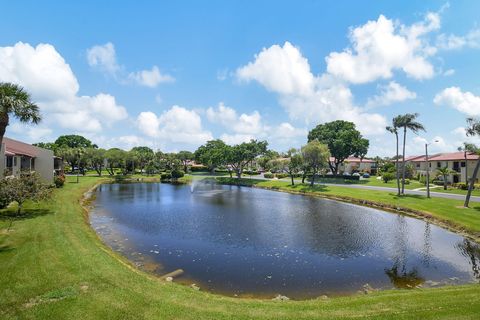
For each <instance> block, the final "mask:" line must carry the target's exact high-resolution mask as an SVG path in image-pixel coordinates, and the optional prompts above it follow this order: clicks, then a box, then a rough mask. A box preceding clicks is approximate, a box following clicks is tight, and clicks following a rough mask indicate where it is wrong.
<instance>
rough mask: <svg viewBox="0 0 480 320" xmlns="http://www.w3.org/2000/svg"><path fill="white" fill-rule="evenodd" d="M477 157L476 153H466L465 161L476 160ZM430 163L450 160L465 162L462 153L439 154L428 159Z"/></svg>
mask: <svg viewBox="0 0 480 320" xmlns="http://www.w3.org/2000/svg"><path fill="white" fill-rule="evenodd" d="M478 158H479V156H478V154H476V153H467V160H478ZM429 160H431V161H451V160H465V153H464V152H463V151H459V152H451V153H440V154H438V155H436V156H432V157H430V159H429Z"/></svg>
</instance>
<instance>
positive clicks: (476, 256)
mask: <svg viewBox="0 0 480 320" xmlns="http://www.w3.org/2000/svg"><path fill="white" fill-rule="evenodd" d="M90 219H91V223H92V226H93V227H94V228H95V229H96V230H97V232H98V233H99V234H100V236H101V237H102V238H103V239H104V241H105V242H106V243H107V244H109V245H110V246H111V247H112V248H113V249H115V250H118V251H121V252H122V254H124V255H125V256H127V257H129V258H130V259H132V260H133V261H135V262H136V263H137V264H138V265H140V266H150V269H151V271H154V272H156V273H157V274H164V273H167V272H170V271H173V270H176V269H180V268H181V269H183V270H185V274H184V276H182V277H180V278H178V279H175V281H179V282H184V283H187V284H188V283H193V282H194V283H196V284H197V285H198V286H200V287H201V289H202V290H209V291H212V292H217V293H223V294H228V295H257V296H263V297H270V296H272V297H273V296H275V295H276V294H282V295H286V296H288V297H290V298H296V299H304V298H311V297H316V296H320V295H324V294H326V295H338V294H348V293H354V292H357V291H358V290H361V289H362V287H363V286H364V285H365V284H366V283H368V284H369V285H370V286H371V287H373V288H378V289H386V288H394V287H400V288H402V287H403V288H405V287H407V288H408V287H415V286H418V285H422V286H425V287H428V286H439V285H443V284H456V283H467V282H478V281H479V279H480V274H479V265H480V248H479V246H478V245H477V244H475V243H474V242H472V241H469V240H467V239H465V238H463V237H462V236H459V235H456V234H454V233H451V232H449V231H447V230H444V229H442V228H439V227H436V226H434V225H431V224H428V223H426V222H424V221H422V220H418V219H414V218H409V217H405V216H401V215H397V214H392V213H387V212H384V211H379V210H375V209H370V208H365V207H361V206H356V205H351V204H346V203H342V202H336V201H331V200H325V199H318V198H314V197H309V196H300V195H291V194H287V193H281V192H275V191H267V190H261V189H253V188H245V187H236V186H220V185H210V184H207V183H198V184H197V185H196V186H195V188H194V190H193V192H191V187H190V186H188V185H171V184H154V183H149V184H143V183H139V184H105V185H101V186H100V187H99V188H98V189H97V192H96V202H95V208H94V210H93V212H92V214H91V218H90ZM157 264H158V265H157ZM152 266H153V267H152ZM147 269H148V268H147Z"/></svg>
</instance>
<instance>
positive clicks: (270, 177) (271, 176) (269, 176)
mask: <svg viewBox="0 0 480 320" xmlns="http://www.w3.org/2000/svg"><path fill="white" fill-rule="evenodd" d="M263 176H264V177H265V178H266V179H273V177H274V174H273V173H270V172H267V173H264V174H263Z"/></svg>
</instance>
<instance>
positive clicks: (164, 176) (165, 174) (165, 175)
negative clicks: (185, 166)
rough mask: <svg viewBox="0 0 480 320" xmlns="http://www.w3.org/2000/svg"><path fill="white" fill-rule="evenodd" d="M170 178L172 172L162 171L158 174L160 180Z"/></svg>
mask: <svg viewBox="0 0 480 320" xmlns="http://www.w3.org/2000/svg"><path fill="white" fill-rule="evenodd" d="M170 179H172V174H171V173H170V172H164V173H162V174H161V175H160V180H161V181H165V180H170Z"/></svg>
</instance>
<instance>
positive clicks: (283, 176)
mask: <svg viewBox="0 0 480 320" xmlns="http://www.w3.org/2000/svg"><path fill="white" fill-rule="evenodd" d="M275 176H276V177H277V178H278V179H284V178H286V177H289V175H288V173H276V174H275Z"/></svg>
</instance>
